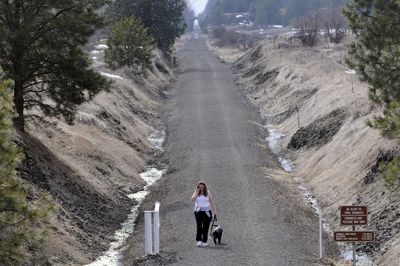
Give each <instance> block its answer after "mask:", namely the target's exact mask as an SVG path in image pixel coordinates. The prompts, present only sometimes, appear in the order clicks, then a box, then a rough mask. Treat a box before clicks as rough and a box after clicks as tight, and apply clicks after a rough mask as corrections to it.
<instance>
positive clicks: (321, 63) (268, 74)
mask: <svg viewBox="0 0 400 266" xmlns="http://www.w3.org/2000/svg"><path fill="white" fill-rule="evenodd" d="M278 42H282V44H287V45H278V46H276V47H280V49H278V48H276V49H275V48H274V44H273V42H272V41H270V42H269V41H265V42H264V43H263V44H261V45H260V46H259V47H257V48H255V49H253V50H251V51H249V52H247V53H246V54H242V56H241V57H239V55H240V53H239V52H238V51H232V50H229V49H225V50H224V49H221V48H215V47H213V50H214V52H215V53H217V55H218V56H219V57H220V58H221V60H224V61H228V62H234V64H233V70H234V71H235V72H236V73H237V82H238V83H240V84H241V85H242V87H243V91H244V93H245V94H246V95H247V97H248V99H249V100H250V101H251V102H252V103H253V104H254V105H256V106H257V107H258V108H259V110H260V112H261V113H262V114H263V115H264V116H265V118H266V123H269V124H273V125H275V126H276V127H277V128H278V129H279V130H280V131H281V132H282V133H283V134H284V137H283V138H282V139H281V142H280V144H281V148H282V150H283V151H284V152H285V154H287V155H288V156H289V157H290V158H291V159H292V160H293V161H294V163H295V165H296V171H295V173H294V175H296V176H300V177H301V178H303V179H304V180H305V182H306V184H307V186H308V188H310V189H311V190H312V192H313V193H314V195H315V196H316V198H317V199H318V201H319V203H320V205H321V207H322V209H323V212H324V214H325V216H326V218H327V220H328V222H329V223H330V224H331V225H333V226H334V229H335V230H340V229H344V230H346V229H350V228H344V227H340V225H339V222H340V221H339V206H340V205H349V204H365V205H367V206H368V208H369V226H368V228H369V229H372V230H376V232H377V241H376V242H375V243H373V244H370V245H366V246H359V250H363V251H364V252H365V253H367V254H370V255H372V256H373V258H374V264H376V265H398V262H399V261H398V258H399V257H400V200H399V195H400V192H399V189H397V190H393V189H389V188H387V187H386V186H385V182H384V180H383V178H382V177H381V176H379V174H378V173H377V172H378V171H377V161H382V160H388V159H389V157H390V156H393V155H391V154H393V150H394V149H395V146H396V143H395V142H394V141H391V140H387V139H384V138H382V137H381V136H380V134H379V132H378V131H377V130H374V129H372V128H369V127H368V126H367V125H366V123H365V122H366V120H367V119H370V118H372V117H373V116H374V115H375V114H376V113H377V111H376V110H373V109H371V108H370V105H369V101H368V86H367V85H366V84H363V83H361V82H359V81H357V77H353V78H354V84H353V85H352V77H351V75H349V74H347V73H346V71H347V70H348V68H347V66H346V65H345V63H344V58H345V56H346V53H347V51H346V45H343V44H342V45H337V46H333V45H329V44H321V45H319V46H318V47H315V48H299V47H293V45H291V44H289V43H286V42H285V40H284V39H283V38H281V39H278ZM235 55H236V57H235ZM235 59H238V60H237V61H235Z"/></svg>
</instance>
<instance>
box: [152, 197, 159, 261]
mask: <svg viewBox="0 0 400 266" xmlns="http://www.w3.org/2000/svg"><path fill="white" fill-rule="evenodd" d="M153 219H154V221H153V223H154V254H158V253H160V203H159V202H156V206H155V208H154V213H153Z"/></svg>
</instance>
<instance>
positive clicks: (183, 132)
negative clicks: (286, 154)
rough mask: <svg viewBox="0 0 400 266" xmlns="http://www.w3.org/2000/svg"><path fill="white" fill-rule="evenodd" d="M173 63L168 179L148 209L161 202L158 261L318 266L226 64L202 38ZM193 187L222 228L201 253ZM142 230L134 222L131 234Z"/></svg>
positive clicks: (301, 216) (294, 200)
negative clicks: (211, 204) (210, 198)
mask: <svg viewBox="0 0 400 266" xmlns="http://www.w3.org/2000/svg"><path fill="white" fill-rule="evenodd" d="M178 61H179V66H180V67H179V68H180V73H179V74H178V77H177V81H176V83H175V85H174V87H173V88H172V89H171V90H170V91H169V95H170V96H169V100H168V103H167V106H168V107H167V108H166V109H167V110H166V115H165V116H166V124H167V127H168V129H167V131H168V137H167V142H166V146H165V153H164V157H165V158H167V159H168V161H169V163H170V173H169V174H167V176H165V177H163V179H162V181H161V182H159V184H158V185H157V186H156V188H155V189H156V191H155V192H154V193H153V196H151V197H150V198H149V203H148V205H147V206H151V205H150V204H152V203H151V202H154V201H153V200H160V201H161V202H162V205H161V249H162V251H163V254H164V255H165V254H167V255H168V256H171V254H172V255H173V256H174V258H175V259H174V260H171V261H173V262H172V263H173V264H174V265H315V264H317V262H318V260H317V254H318V250H317V248H318V242H317V239H318V235H317V232H316V231H314V229H313V228H316V225H317V220H316V219H315V217H314V216H313V214H312V211H311V210H309V209H311V208H309V207H308V206H306V205H305V203H304V201H302V200H299V199H301V197H300V196H296V195H293V193H291V192H290V190H289V189H287V188H285V187H284V185H283V184H281V182H279V181H277V180H276V179H274V178H271V177H269V172H276V171H279V164H278V162H277V159H276V158H275V157H274V156H273V154H272V153H271V152H270V151H269V150H268V149H266V148H265V142H264V139H265V136H266V134H267V133H266V130H265V128H263V127H262V126H259V125H260V124H262V121H261V119H260V117H259V115H258V113H257V110H256V109H255V108H253V107H252V106H251V105H250V104H249V103H248V102H247V100H246V98H245V97H244V96H243V95H242V93H241V91H240V88H239V87H238V86H236V85H235V83H234V76H233V74H232V72H231V70H230V68H229V65H227V64H223V63H221V62H220V61H219V60H218V59H217V58H216V57H215V56H214V55H213V54H212V53H211V52H210V51H209V50H208V48H207V46H206V44H205V41H204V40H203V39H202V38H199V39H197V38H193V39H190V40H188V41H186V42H185V44H184V46H183V47H182V48H180V49H179V51H178ZM263 146H264V147H263ZM199 180H204V181H205V182H206V183H207V184H208V186H209V188H210V191H211V192H212V193H213V195H214V198H215V201H216V204H217V209H218V218H219V223H220V224H221V225H222V226H223V228H224V234H223V237H222V242H223V243H224V244H223V245H221V246H214V244H213V243H211V242H212V240H211V239H209V242H208V244H209V247H207V248H198V247H196V246H195V228H196V227H195V220H194V215H193V204H192V203H191V202H190V197H191V195H192V193H193V190H194V187H195V185H196V183H197V182H198V181H199ZM294 194H295V193H294ZM310 223H314V224H315V225H310ZM142 230H143V224H142V221H139V224H138V228H137V232H142ZM140 234H142V233H140ZM133 238H134V239H135V240H131V241H138V242H136V243H137V244H136V245H135V247H131V248H130V251H129V252H128V253H130V255H128V256H127V258H130V262H131V263H132V260H131V258H132V257H135V255H140V252H142V253H143V251H142V250H143V248H142V247H143V245H141V243H140V242H139V241H142V236H141V235H139V233H137V235H136V236H134V237H133ZM158 263H160V262H158ZM169 263H171V262H169ZM126 264H129V263H126ZM140 264H143V265H151V264H152V263H151V262H150V261H147V262H146V263H140ZM154 264H157V262H156V261H154Z"/></svg>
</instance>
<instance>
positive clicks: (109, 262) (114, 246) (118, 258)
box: [87, 128, 168, 266]
mask: <svg viewBox="0 0 400 266" xmlns="http://www.w3.org/2000/svg"><path fill="white" fill-rule="evenodd" d="M165 136H166V134H165V129H163V128H161V129H158V130H156V131H155V132H154V133H153V134H152V135H151V136H150V137H149V140H150V139H153V140H154V141H152V140H150V142H151V143H153V144H154V145H155V146H156V148H157V149H160V150H162V146H163V143H164V141H165ZM167 168H168V166H166V165H162V164H160V165H159V166H157V167H149V168H148V169H147V170H146V171H145V172H143V173H141V174H140V177H141V178H142V179H143V180H144V181H145V182H146V185H145V186H144V188H143V190H141V191H139V192H136V193H133V194H129V195H127V197H128V198H130V199H134V200H136V201H137V204H136V205H135V206H133V207H132V209H131V211H130V214H129V215H128V218H127V219H126V221H125V222H124V223H123V224H121V229H119V230H118V231H116V232H115V233H114V241H113V242H111V244H110V248H109V249H108V251H107V252H106V253H105V254H104V255H103V256H101V257H100V258H98V259H97V260H96V261H94V262H92V263H90V264H88V265H87V266H104V265H106V266H121V265H122V259H123V257H122V254H121V248H122V246H123V245H125V243H126V240H127V239H128V237H129V236H130V235H131V234H132V233H133V230H134V228H135V222H136V219H137V216H138V215H139V207H140V206H141V204H142V203H143V201H144V199H145V198H146V196H147V195H148V194H149V193H150V188H151V186H152V185H153V184H154V183H155V182H157V180H159V179H160V178H161V177H162V176H163V175H164V174H165V173H166V171H167Z"/></svg>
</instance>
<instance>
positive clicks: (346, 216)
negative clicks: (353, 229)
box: [340, 206, 368, 225]
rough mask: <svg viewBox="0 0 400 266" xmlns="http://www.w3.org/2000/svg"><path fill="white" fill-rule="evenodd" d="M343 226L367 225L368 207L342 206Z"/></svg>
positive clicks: (341, 222)
mask: <svg viewBox="0 0 400 266" xmlns="http://www.w3.org/2000/svg"><path fill="white" fill-rule="evenodd" d="M340 224H341V225H367V224H368V208H367V206H341V207H340Z"/></svg>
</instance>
